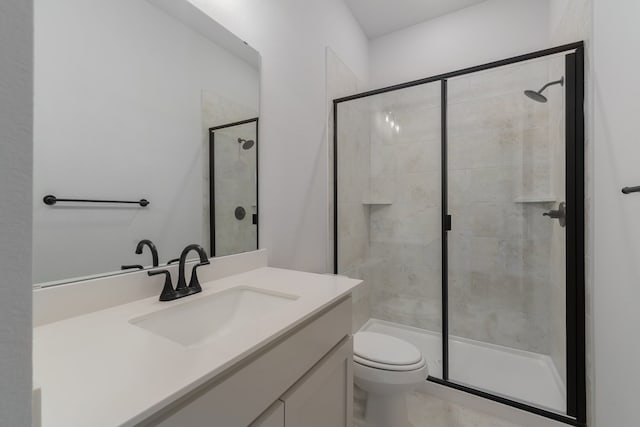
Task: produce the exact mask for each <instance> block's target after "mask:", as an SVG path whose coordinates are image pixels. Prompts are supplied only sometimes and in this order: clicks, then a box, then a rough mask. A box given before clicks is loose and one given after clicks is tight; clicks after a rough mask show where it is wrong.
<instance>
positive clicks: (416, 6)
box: [345, 0, 485, 39]
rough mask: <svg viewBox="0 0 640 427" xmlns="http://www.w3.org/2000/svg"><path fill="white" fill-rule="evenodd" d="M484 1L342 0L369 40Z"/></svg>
mask: <svg viewBox="0 0 640 427" xmlns="http://www.w3.org/2000/svg"><path fill="white" fill-rule="evenodd" d="M483 1H485V0H345V2H346V3H347V5H348V6H349V8H350V9H351V12H352V13H353V15H354V16H355V18H356V19H357V20H358V22H359V23H360V26H361V27H362V29H363V30H364V32H365V34H366V35H367V37H369V38H370V39H371V38H375V37H379V36H382V35H384V34H387V33H391V32H393V31H397V30H400V29H402V28H406V27H410V26H411V25H415V24H418V23H420V22H423V21H426V20H429V19H432V18H436V17H438V16H441V15H446V14H447V13H451V12H455V11H456V10H460V9H463V8H465V7H467V6H471V5H473V4H476V3H482V2H483Z"/></svg>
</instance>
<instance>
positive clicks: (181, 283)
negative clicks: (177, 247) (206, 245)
mask: <svg viewBox="0 0 640 427" xmlns="http://www.w3.org/2000/svg"><path fill="white" fill-rule="evenodd" d="M191 251H197V252H198V255H200V263H199V264H196V265H194V266H193V270H191V280H190V281H189V286H187V278H186V277H185V276H184V268H185V264H186V262H187V255H188V254H189V252H191ZM208 264H209V259H208V258H207V253H206V252H205V250H204V249H203V248H202V246H200V245H189V246H187V247H186V248H184V250H183V251H182V254H180V265H179V266H178V284H177V286H176V292H177V291H180V290H181V289H185V288H193V289H197V292H200V291H202V288H201V287H200V282H198V276H197V274H196V269H197V268H198V267H200V266H203V265H208ZM194 293H196V292H194Z"/></svg>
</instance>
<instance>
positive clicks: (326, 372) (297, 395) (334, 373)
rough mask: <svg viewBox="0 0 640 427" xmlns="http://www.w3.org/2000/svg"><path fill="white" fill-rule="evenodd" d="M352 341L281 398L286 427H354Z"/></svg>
mask: <svg viewBox="0 0 640 427" xmlns="http://www.w3.org/2000/svg"><path fill="white" fill-rule="evenodd" d="M352 364H353V338H351V337H349V338H345V339H344V340H343V341H342V343H341V344H339V345H338V346H337V347H336V348H335V349H334V350H332V351H331V353H329V354H328V355H327V356H325V357H324V358H323V359H322V360H321V361H320V362H319V363H318V364H317V365H316V366H314V368H313V369H312V370H311V371H310V372H308V373H307V374H306V375H305V376H304V377H303V378H302V379H301V380H300V381H298V382H297V383H296V384H295V385H294V386H293V387H292V388H291V389H290V390H288V391H287V393H285V395H284V396H282V398H281V399H282V401H283V402H284V408H285V411H284V412H285V425H286V426H287V427H327V426H331V427H351V425H352V420H353V375H352V370H353V365H352Z"/></svg>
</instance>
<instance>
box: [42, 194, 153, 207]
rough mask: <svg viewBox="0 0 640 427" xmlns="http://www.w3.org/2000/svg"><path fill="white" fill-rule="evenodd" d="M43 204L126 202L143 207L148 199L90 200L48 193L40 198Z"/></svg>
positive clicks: (147, 204) (147, 202)
mask: <svg viewBox="0 0 640 427" xmlns="http://www.w3.org/2000/svg"><path fill="white" fill-rule="evenodd" d="M42 201H43V202H44V204H45V205H49V206H53V205H55V204H56V203H58V202H72V203H112V204H113V203H126V204H134V205H140V206H142V207H143V208H144V207H146V206H149V203H150V202H149V201H148V200H147V199H140V200H137V201H127V200H92V199H59V198H57V197H56V196H53V195H51V194H48V195H46V196H44V198H43V199H42Z"/></svg>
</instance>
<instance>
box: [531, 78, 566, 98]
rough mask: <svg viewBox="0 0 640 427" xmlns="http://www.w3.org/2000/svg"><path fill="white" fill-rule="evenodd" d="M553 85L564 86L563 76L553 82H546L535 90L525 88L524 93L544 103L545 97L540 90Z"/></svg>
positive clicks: (542, 90)
mask: <svg viewBox="0 0 640 427" xmlns="http://www.w3.org/2000/svg"><path fill="white" fill-rule="evenodd" d="M553 85H560V86H564V77H561V78H560V80H556V81H555V82H550V83H547V84H546V85H544V86H542V89H540V90H539V91H537V92H536V91H534V90H525V91H524V94H525V95H527V96H528V97H529V98H531V99H533V100H534V101H536V102H541V103H545V102H547V97H546V96H544V95H543V94H542V92H544V91H545V89H546V88H548V87H549V86H553Z"/></svg>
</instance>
